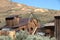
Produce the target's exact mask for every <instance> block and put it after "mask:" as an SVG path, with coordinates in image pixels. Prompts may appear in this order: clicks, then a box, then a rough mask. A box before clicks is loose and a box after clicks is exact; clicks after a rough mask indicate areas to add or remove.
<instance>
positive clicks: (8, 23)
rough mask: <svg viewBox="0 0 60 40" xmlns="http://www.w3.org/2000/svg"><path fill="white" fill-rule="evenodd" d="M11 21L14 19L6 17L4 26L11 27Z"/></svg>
mask: <svg viewBox="0 0 60 40" xmlns="http://www.w3.org/2000/svg"><path fill="white" fill-rule="evenodd" d="M13 19H14V17H11V16H10V17H7V18H6V19H5V20H6V25H7V26H10V27H11V26H13Z"/></svg>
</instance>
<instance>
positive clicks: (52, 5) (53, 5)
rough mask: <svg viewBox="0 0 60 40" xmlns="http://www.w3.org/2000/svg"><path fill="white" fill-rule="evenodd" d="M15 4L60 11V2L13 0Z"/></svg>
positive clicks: (51, 0) (52, 0)
mask: <svg viewBox="0 0 60 40" xmlns="http://www.w3.org/2000/svg"><path fill="white" fill-rule="evenodd" d="M12 1H13V2H17V3H21V4H26V5H28V6H34V7H39V8H47V9H54V10H60V0H12Z"/></svg>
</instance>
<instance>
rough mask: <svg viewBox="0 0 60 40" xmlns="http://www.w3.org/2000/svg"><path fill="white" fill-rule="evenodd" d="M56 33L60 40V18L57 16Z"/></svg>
mask: <svg viewBox="0 0 60 40" xmlns="http://www.w3.org/2000/svg"><path fill="white" fill-rule="evenodd" d="M55 33H56V38H57V40H60V16H55Z"/></svg>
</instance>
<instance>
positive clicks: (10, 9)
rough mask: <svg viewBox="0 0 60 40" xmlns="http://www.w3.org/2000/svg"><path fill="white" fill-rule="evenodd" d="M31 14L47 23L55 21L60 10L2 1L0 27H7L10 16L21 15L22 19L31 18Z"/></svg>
mask: <svg viewBox="0 0 60 40" xmlns="http://www.w3.org/2000/svg"><path fill="white" fill-rule="evenodd" d="M30 13H33V14H34V15H35V17H36V18H37V19H39V20H40V21H41V23H47V22H49V21H52V20H54V16H55V15H60V11H59V10H53V9H43V8H36V7H32V6H27V5H24V4H19V3H15V2H10V1H9V0H0V21H1V23H0V26H3V25H5V20H4V19H5V17H7V16H9V15H16V14H17V15H20V16H21V17H23V18H24V17H30Z"/></svg>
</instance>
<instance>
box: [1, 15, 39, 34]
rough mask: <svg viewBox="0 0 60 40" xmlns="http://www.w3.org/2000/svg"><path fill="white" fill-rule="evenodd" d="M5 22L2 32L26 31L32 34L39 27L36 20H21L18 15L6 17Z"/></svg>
mask: <svg viewBox="0 0 60 40" xmlns="http://www.w3.org/2000/svg"><path fill="white" fill-rule="evenodd" d="M5 20H6V25H5V26H4V27H3V28H2V30H15V31H19V30H27V31H28V32H29V33H30V34H32V33H33V32H34V30H35V29H36V28H38V27H40V24H39V22H38V20H37V19H35V18H21V17H19V16H18V15H14V16H9V17H6V18H5Z"/></svg>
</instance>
